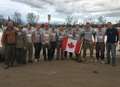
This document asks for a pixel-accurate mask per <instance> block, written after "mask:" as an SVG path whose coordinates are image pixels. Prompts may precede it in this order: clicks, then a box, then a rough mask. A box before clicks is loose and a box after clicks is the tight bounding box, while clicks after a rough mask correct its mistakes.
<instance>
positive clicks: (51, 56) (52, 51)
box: [49, 42, 56, 60]
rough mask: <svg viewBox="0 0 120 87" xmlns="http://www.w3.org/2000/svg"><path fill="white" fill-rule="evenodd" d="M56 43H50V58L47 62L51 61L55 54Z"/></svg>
mask: <svg viewBox="0 0 120 87" xmlns="http://www.w3.org/2000/svg"><path fill="white" fill-rule="evenodd" d="M55 48H56V42H50V57H49V60H53V58H54V54H55Z"/></svg>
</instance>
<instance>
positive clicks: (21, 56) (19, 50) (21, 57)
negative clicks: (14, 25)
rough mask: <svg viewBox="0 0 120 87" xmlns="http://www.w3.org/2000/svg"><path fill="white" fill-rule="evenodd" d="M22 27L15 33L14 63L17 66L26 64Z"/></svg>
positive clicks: (24, 39)
mask: <svg viewBox="0 0 120 87" xmlns="http://www.w3.org/2000/svg"><path fill="white" fill-rule="evenodd" d="M22 29H23V27H22V26H19V30H18V31H17V41H16V62H17V63H18V64H26V46H25V41H26V38H25V33H24V32H23V30H22Z"/></svg>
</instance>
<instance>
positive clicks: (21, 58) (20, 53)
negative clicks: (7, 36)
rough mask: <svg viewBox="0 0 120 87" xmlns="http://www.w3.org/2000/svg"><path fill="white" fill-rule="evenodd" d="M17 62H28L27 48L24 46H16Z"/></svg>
mask: <svg viewBox="0 0 120 87" xmlns="http://www.w3.org/2000/svg"><path fill="white" fill-rule="evenodd" d="M16 62H17V63H18V64H26V50H25V49H24V48H16Z"/></svg>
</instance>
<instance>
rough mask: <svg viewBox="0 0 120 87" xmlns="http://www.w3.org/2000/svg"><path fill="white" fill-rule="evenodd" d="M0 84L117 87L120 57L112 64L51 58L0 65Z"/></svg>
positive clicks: (119, 85) (1, 86) (12, 86)
mask: <svg viewBox="0 0 120 87" xmlns="http://www.w3.org/2000/svg"><path fill="white" fill-rule="evenodd" d="M0 87H120V60H119V63H118V65H117V66H116V67H112V66H111V65H105V64H92V63H89V64H83V63H76V62H75V61H71V60H69V61H68V60H66V61H52V62H44V61H41V62H40V63H35V64H29V65H25V66H17V67H14V68H10V69H8V70H4V69H3V68H2V64H1V67H0Z"/></svg>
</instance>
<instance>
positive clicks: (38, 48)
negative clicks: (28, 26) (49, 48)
mask: <svg viewBox="0 0 120 87" xmlns="http://www.w3.org/2000/svg"><path fill="white" fill-rule="evenodd" d="M34 48H35V58H36V59H39V58H40V52H41V48H42V44H41V43H34Z"/></svg>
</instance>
